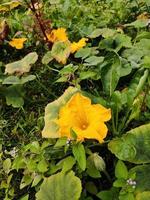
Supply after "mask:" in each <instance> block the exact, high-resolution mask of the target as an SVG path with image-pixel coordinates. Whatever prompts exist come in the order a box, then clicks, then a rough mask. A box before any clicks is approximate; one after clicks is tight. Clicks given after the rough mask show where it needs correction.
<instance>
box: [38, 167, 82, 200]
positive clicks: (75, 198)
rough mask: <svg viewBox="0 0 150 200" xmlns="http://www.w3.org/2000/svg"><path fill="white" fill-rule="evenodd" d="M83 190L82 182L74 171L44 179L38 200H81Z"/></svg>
mask: <svg viewBox="0 0 150 200" xmlns="http://www.w3.org/2000/svg"><path fill="white" fill-rule="evenodd" d="M81 190H82V188H81V181H80V179H79V178H78V177H76V176H75V175H74V172H73V171H71V172H69V173H62V172H61V173H57V174H55V175H52V176H50V177H49V178H45V179H44V181H43V183H42V185H41V187H40V190H39V192H37V194H36V200H54V199H55V200H64V199H66V200H69V199H70V200H79V197H80V194H81Z"/></svg>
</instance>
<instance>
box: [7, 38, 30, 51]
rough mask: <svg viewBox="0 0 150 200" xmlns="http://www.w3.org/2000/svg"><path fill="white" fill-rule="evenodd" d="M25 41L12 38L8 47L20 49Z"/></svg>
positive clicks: (24, 39)
mask: <svg viewBox="0 0 150 200" xmlns="http://www.w3.org/2000/svg"><path fill="white" fill-rule="evenodd" d="M26 40H27V38H13V39H12V40H11V41H10V42H9V45H10V46H12V47H15V48H16V49H22V48H23V45H24V42H25V41H26Z"/></svg>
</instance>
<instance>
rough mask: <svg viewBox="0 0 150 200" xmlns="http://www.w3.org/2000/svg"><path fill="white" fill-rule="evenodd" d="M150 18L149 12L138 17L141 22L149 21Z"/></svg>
mask: <svg viewBox="0 0 150 200" xmlns="http://www.w3.org/2000/svg"><path fill="white" fill-rule="evenodd" d="M149 18H150V16H149V14H148V13H147V12H144V13H142V14H140V15H138V16H137V19H140V20H146V19H147V20H148V19H149Z"/></svg>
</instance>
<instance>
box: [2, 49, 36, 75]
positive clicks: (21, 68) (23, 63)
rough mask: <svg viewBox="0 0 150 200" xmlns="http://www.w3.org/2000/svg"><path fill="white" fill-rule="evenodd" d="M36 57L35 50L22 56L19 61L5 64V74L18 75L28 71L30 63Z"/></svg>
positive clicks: (34, 60)
mask: <svg viewBox="0 0 150 200" xmlns="http://www.w3.org/2000/svg"><path fill="white" fill-rule="evenodd" d="M37 59H38V55H37V53H36V52H32V53H29V54H28V55H26V56H25V57H24V58H22V59H21V60H19V61H16V62H12V63H9V64H7V65H6V66H5V67H6V68H5V73H6V74H14V73H17V74H19V75H21V74H24V73H26V72H29V71H30V69H31V64H34V63H35V62H36V61H37Z"/></svg>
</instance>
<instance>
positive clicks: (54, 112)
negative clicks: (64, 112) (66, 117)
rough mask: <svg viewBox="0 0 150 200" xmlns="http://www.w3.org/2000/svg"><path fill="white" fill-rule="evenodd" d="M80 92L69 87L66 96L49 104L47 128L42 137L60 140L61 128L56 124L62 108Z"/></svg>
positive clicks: (45, 127)
mask: <svg viewBox="0 0 150 200" xmlns="http://www.w3.org/2000/svg"><path fill="white" fill-rule="evenodd" d="M78 91H79V90H78V89H77V88H74V87H69V88H68V89H67V90H66V91H65V92H64V94H63V95H62V96H61V97H59V98H58V99H57V100H55V101H53V102H52V103H49V104H48V105H47V106H46V108H45V117H44V119H45V126H44V129H43V131H42V136H43V137H45V138H59V137H60V135H59V133H58V130H59V126H58V125H57V123H56V122H55V120H56V119H57V118H58V114H59V110H60V108H61V107H62V106H64V105H65V104H66V103H67V102H68V101H69V99H70V98H71V97H72V95H74V94H75V93H76V92H78Z"/></svg>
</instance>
